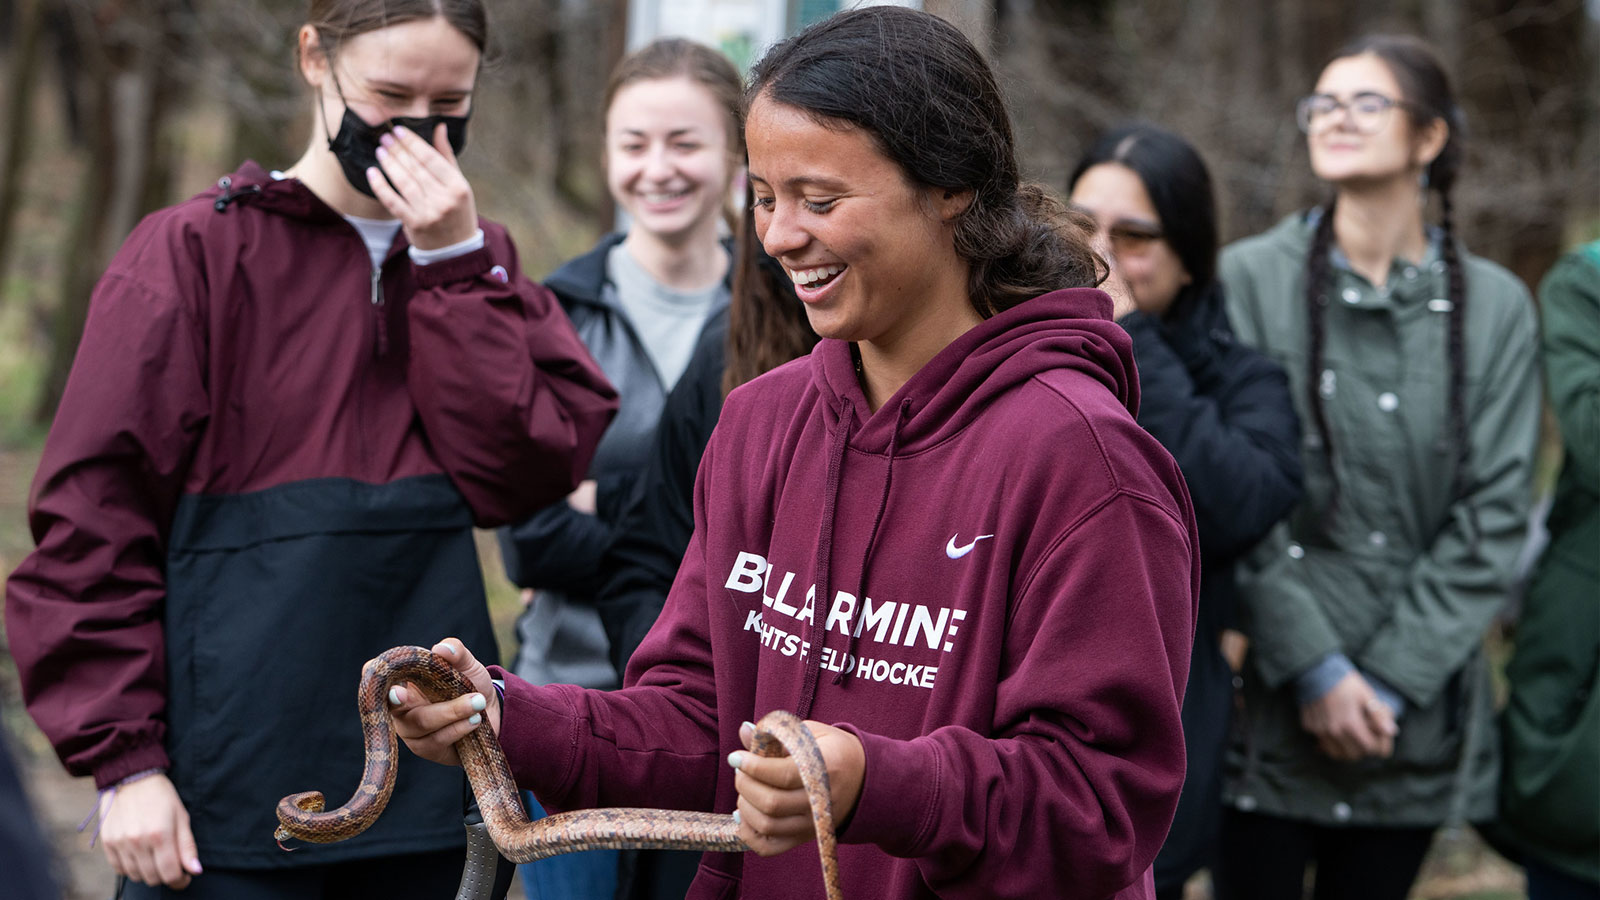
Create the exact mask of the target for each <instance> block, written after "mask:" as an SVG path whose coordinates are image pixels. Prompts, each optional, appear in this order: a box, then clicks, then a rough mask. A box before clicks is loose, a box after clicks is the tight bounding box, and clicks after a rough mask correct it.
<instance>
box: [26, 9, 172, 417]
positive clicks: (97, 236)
mask: <svg viewBox="0 0 1600 900" xmlns="http://www.w3.org/2000/svg"><path fill="white" fill-rule="evenodd" d="M70 2H71V5H72V7H73V22H74V25H75V27H76V28H77V29H78V36H79V38H80V41H79V42H80V45H81V46H83V47H84V48H85V53H84V63H85V65H84V78H85V80H86V81H87V85H86V91H85V93H86V96H87V98H88V108H87V110H86V115H85V117H84V118H85V134H86V137H87V141H88V149H89V159H88V166H87V169H86V172H85V175H84V180H83V183H82V186H81V189H80V191H79V196H78V202H77V204H76V206H75V208H74V210H73V218H72V225H71V227H70V229H69V230H68V233H67V238H66V241H65V244H64V246H63V248H62V253H61V257H60V258H61V261H62V275H61V289H60V295H59V301H58V302H59V305H58V306H57V308H56V310H55V314H54V316H53V318H52V320H51V326H50V337H51V346H50V355H49V359H48V361H47V364H46V369H45V378H44V384H43V387H42V389H41V393H40V396H39V400H38V404H37V406H36V407H35V409H34V419H35V421H37V422H39V423H41V424H43V423H47V422H49V421H50V420H51V419H52V418H53V417H54V415H55V409H56V405H57V404H58V403H60V401H61V393H62V391H63V390H64V389H65V387H66V383H67V375H68V374H69V373H70V372H71V369H72V361H73V358H74V356H75V355H76V354H77V350H78V342H79V340H80V338H81V337H82V335H83V326H84V322H85V321H86V320H87V318H88V312H89V297H90V295H91V294H92V293H93V291H94V285H95V282H96V281H98V280H99V277H100V273H101V271H102V270H103V269H104V268H105V265H106V262H107V261H108V260H109V259H110V258H111V255H112V254H113V253H114V252H115V250H116V248H117V247H118V246H119V245H120V244H121V242H122V240H123V238H125V237H126V236H127V234H128V232H129V231H131V230H132V229H133V226H134V224H135V223H137V221H138V220H139V219H140V218H141V217H143V216H144V215H145V214H146V213H148V212H150V211H151V210H152V209H154V208H156V207H158V206H160V205H161V204H162V203H165V202H166V200H167V195H168V193H169V191H170V184H171V174H170V172H171V169H170V166H171V162H172V156H173V154H172V153H171V152H170V148H169V147H168V146H167V145H166V144H165V138H164V128H163V126H164V124H165V122H166V120H167V118H168V114H169V112H170V110H171V107H172V101H173V99H174V92H175V91H176V89H177V81H176V78H175V73H174V69H175V68H176V66H175V65H174V62H173V61H174V60H175V59H178V58H180V57H181V54H182V52H183V49H184V47H183V45H184V35H186V34H187V33H188V31H189V29H188V27H187V26H188V24H189V23H188V21H187V19H186V17H185V15H184V13H185V9H184V5H183V3H182V2H181V0H143V2H137V0H130V2H126V3H123V2H117V0H110V2H106V3H100V4H95V5H93V6H91V5H90V4H89V3H88V2H87V0H70Z"/></svg>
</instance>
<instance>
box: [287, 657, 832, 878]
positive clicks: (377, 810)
mask: <svg viewBox="0 0 1600 900" xmlns="http://www.w3.org/2000/svg"><path fill="white" fill-rule="evenodd" d="M406 682H411V683H412V684H414V685H416V686H417V688H419V689H420V690H421V691H422V693H423V694H424V695H425V696H426V697H427V698H428V699H429V700H430V701H432V702H436V703H437V702H440V701H444V700H449V699H453V698H455V697H459V696H461V695H462V694H467V693H472V692H473V690H474V689H473V687H472V685H471V684H470V683H469V682H468V681H467V680H466V678H465V677H464V676H462V675H461V673H460V672H457V671H456V670H455V668H453V667H452V666H451V665H450V664H449V662H447V661H445V660H444V659H442V658H440V657H439V656H437V655H435V654H434V653H433V651H431V650H427V649H425V648H422V647H396V648H394V649H392V650H388V651H385V652H384V653H382V654H380V655H379V656H377V657H376V658H374V659H372V660H369V661H368V662H367V664H366V666H365V667H364V668H363V669H362V673H361V686H360V688H359V689H358V691H357V702H358V704H359V706H360V710H361V731H362V735H363V737H364V739H365V741H366V766H365V768H364V770H363V772H362V777H361V784H360V786H359V787H358V788H357V789H356V792H355V795H354V796H352V797H351V798H350V801H349V802H348V803H346V804H344V805H343V806H341V807H339V808H337V809H332V810H327V811H324V805H325V799H324V797H323V795H322V794H321V793H320V792H317V791H308V792H305V793H300V794H290V795H289V796H287V797H284V798H283V799H282V800H280V801H278V810H277V812H278V822H279V828H278V830H277V832H276V834H275V836H276V837H277V839H278V840H279V841H284V840H287V839H289V838H298V839H300V840H302V841H307V842H310V843H318V844H326V843H332V842H335V841H342V840H345V839H347V838H352V837H355V836H356V835H358V834H360V833H361V832H363V831H365V830H367V828H369V827H371V825H372V823H373V822H375V821H377V819H378V816H379V815H381V814H382V813H383V809H384V807H385V806H386V805H387V804H388V802H389V795H390V793H391V792H392V791H393V790H394V779H395V759H396V756H397V754H398V750H399V747H398V743H397V740H396V737H395V733H394V729H393V728H392V727H391V726H390V723H389V714H388V711H387V709H386V708H385V706H384V697H385V696H386V695H387V694H388V693H389V688H390V687H391V686H394V685H404V684H405V683H406ZM455 747H456V752H457V753H458V754H460V756H461V765H462V767H463V768H464V769H465V770H466V773H467V779H468V781H470V782H471V784H472V790H473V793H474V794H476V795H477V798H478V806H479V808H480V809H481V810H482V812H483V818H484V822H485V824H487V825H488V829H489V835H490V837H492V838H493V839H494V843H495V846H496V847H498V848H499V850H500V852H501V854H503V855H504V856H505V857H506V858H507V859H509V860H511V861H512V862H516V863H523V862H529V861H531V860H535V859H544V858H546V857H550V856H556V855H559V854H562V853H573V852H576V851H579V850H593V849H601V848H605V849H614V850H620V849H631V848H637V849H647V850H701V851H718V852H738V851H743V850H748V849H749V847H747V846H746V845H745V844H744V842H743V841H742V840H740V838H739V826H738V823H736V822H735V821H734V819H733V817H732V816H730V815H717V814H714V813H704V812H684V811H679V810H658V809H621V808H614V809H588V810H579V811H576V812H567V813H560V814H557V815H553V816H549V817H546V818H543V819H540V820H538V821H536V822H530V821H529V820H528V815H527V812H526V811H525V810H524V809H523V806H522V800H521V798H520V797H519V796H518V793H517V786H516V782H515V780H514V779H513V778H512V776H511V766H510V765H509V764H508V763H507V762H506V756H505V753H504V751H502V750H501V749H500V742H499V740H498V739H497V738H496V737H495V734H494V730H493V729H491V728H490V727H489V723H488V722H484V723H483V724H481V725H479V726H478V727H477V728H475V729H473V730H472V731H471V732H469V733H468V734H467V735H466V736H465V737H463V738H461V739H460V740H459V741H457V742H456V744H455ZM753 751H754V752H755V753H756V754H757V755H760V756H768V757H777V756H784V755H786V754H787V755H789V756H791V757H793V758H794V760H795V763H796V765H797V766H798V767H799V769H800V778H801V781H802V783H803V784H804V786H805V790H806V795H807V799H808V800H809V801H810V803H811V813H812V818H813V821H814V823H815V826H816V832H817V849H818V852H819V855H820V856H821V857H822V878H823V884H824V887H825V889H826V892H827V897H828V900H840V898H841V896H842V895H841V894H840V892H839V863H838V858H837V852H836V848H835V840H834V831H833V811H832V803H831V800H830V796H829V793H828V772H827V768H826V766H825V765H824V763H823V760H822V753H821V752H820V751H819V750H818V749H817V744H816V741H815V740H814V739H813V738H812V736H811V732H810V731H808V730H807V729H806V727H805V725H804V724H803V723H802V722H801V721H800V719H799V718H798V717H796V716H795V715H794V714H793V713H790V712H786V711H784V710H774V711H773V712H770V713H768V714H767V715H766V716H764V717H763V718H762V719H761V721H760V722H758V723H757V724H756V739H755V745H754V747H753Z"/></svg>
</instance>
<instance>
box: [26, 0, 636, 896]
mask: <svg viewBox="0 0 1600 900" xmlns="http://www.w3.org/2000/svg"><path fill="white" fill-rule="evenodd" d="M487 30H488V26H487V23H486V22H485V19H484V10H483V7H482V5H481V4H480V3H479V2H478V0H444V2H439V0H315V2H313V3H312V4H311V13H310V17H309V20H308V22H307V24H306V25H305V26H304V27H302V28H301V29H300V33H299V54H300V55H299V61H300V72H301V74H302V75H303V76H304V78H305V80H306V82H307V84H309V85H310V87H311V91H312V96H313V106H314V109H313V112H312V129H313V130H312V138H311V145H310V147H309V148H308V149H307V150H306V153H305V155H304V156H303V157H301V158H300V160H299V161H298V162H296V163H295V164H294V165H293V166H291V167H290V168H289V169H288V170H287V171H284V172H269V171H267V170H266V169H263V168H262V167H261V166H259V165H257V164H256V163H254V162H246V163H244V164H243V165H242V166H241V167H240V168H239V169H238V171H236V172H234V173H233V174H231V175H229V176H226V177H224V178H223V179H222V180H221V181H219V182H218V185H217V187H216V188H214V189H212V190H208V191H206V192H204V193H202V194H201V195H199V196H197V197H195V198H193V199H192V200H189V201H187V202H185V203H181V204H179V205H177V206H174V207H171V208H169V209H165V210H161V211H159V212H157V213H154V214H153V215H151V216H150V217H148V218H147V219H145V220H144V221H143V222H142V223H140V225H139V227H138V228H137V229H135V230H134V232H133V234H132V235H131V236H129V238H128V240H127V242H126V243H125V244H124V245H123V247H122V249H121V251H119V252H118V254H117V256H116V258H115V259H114V260H113V261H112V263H111V265H110V267H109V268H108V270H107V271H106V274H105V276H104V277H103V278H102V279H101V280H100V283H99V285H98V287H97V288H96V289H95V293H94V297H93V300H92V302H91V306H90V312H89V320H88V325H87V327H86V329H85V331H84V335H83V345H82V348H81V350H80V351H79V354H78V358H77V361H76V363H75V364H74V367H73V370H72V376H71V379H70V380H69V381H68V383H67V388H66V393H65V395H64V396H63V398H62V401H61V406H60V409H59V410H58V412H57V414H56V419H55V423H54V425H53V426H52V427H51V430H50V437H49V440H48V441H47V443H46V445H45V450H44V456H43V459H42V460H41V462H40V464H39V472H38V475H37V476H36V478H35V481H34V486H33V493H32V495H31V496H32V504H31V506H30V508H29V519H30V524H31V525H32V528H33V534H34V538H35V540H36V541H37V542H38V549H37V551H36V552H34V553H33V554H32V555H31V556H29V557H28V558H27V559H26V560H25V561H24V562H23V563H22V565H21V566H20V567H18V569H17V571H16V572H15V573H14V574H13V575H12V576H11V579H10V581H9V582H8V584H7V588H6V610H5V611H6V635H7V638H8V640H9V642H10V647H11V651H12V653H13V654H14V655H15V657H16V660H17V666H18V668H19V670H20V671H21V675H22V686H23V692H24V695H25V697H26V699H27V702H28V710H29V712H30V713H31V714H32V715H33V717H34V718H35V719H36V720H37V721H38V723H39V726H40V728H41V729H42V730H43V731H44V733H45V734H46V735H47V736H48V737H49V738H50V740H51V741H52V742H53V743H54V744H55V748H56V752H57V753H58V754H59V755H60V757H61V759H62V761H63V762H64V763H65V764H66V766H67V769H68V771H70V772H72V773H73V774H75V775H90V776H93V777H94V779H95V783H96V784H97V785H98V786H99V787H100V788H101V790H102V794H101V802H100V812H101V814H102V816H103V820H102V826H101V829H100V834H99V837H100V841H101V843H102V845H103V847H104V849H105V852H106V856H107V858H108V860H109V861H110V863H111V865H112V868H113V869H114V870H115V871H117V872H118V873H120V874H122V875H125V876H127V877H128V878H131V879H132V880H133V881H135V882H140V884H133V885H129V886H128V887H127V890H126V892H124V893H123V894H122V896H123V897H125V898H150V897H169V896H170V897H184V898H199V900H206V898H226V900H257V898H284V900H290V898H294V900H300V898H306V897H321V896H327V897H342V898H366V897H371V898H384V900H391V898H395V897H411V896H449V894H450V892H451V891H453V890H454V889H455V886H456V884H457V882H458V881H459V880H460V877H461V869H462V860H463V855H464V848H465V839H464V832H463V829H462V825H461V810H462V796H463V784H462V779H461V778H460V776H459V774H458V773H443V772H440V771H438V770H434V771H429V770H428V768H431V767H421V766H411V767H408V768H409V771H407V772H402V773H400V775H399V779H400V780H399V785H398V788H397V790H396V791H395V795H394V801H393V804H391V809H390V811H389V815H388V816H387V817H385V819H384V821H383V822H381V823H379V824H378V825H377V826H376V827H375V828H373V829H372V830H371V831H370V832H368V833H367V834H365V835H363V836H362V837H360V838H358V839H356V840H352V841H350V842H348V843H346V844H342V845H339V846H336V847H335V846H329V847H319V848H317V850H316V851H314V852H312V851H306V852H301V853H296V854H293V855H290V854H286V853H284V852H283V851H282V850H280V849H279V848H278V847H277V846H276V845H275V844H274V843H273V842H272V841H271V840H270V839H269V838H268V835H269V834H270V833H271V831H272V828H273V827H274V826H273V822H274V821H275V819H274V816H273V809H274V808H275V807H276V805H277V802H278V799H279V798H281V797H282V796H283V795H284V794H286V793H289V792H292V791H295V790H300V789H302V788H303V786H305V785H308V784H311V785H329V786H331V785H334V784H337V783H338V782H339V781H340V780H342V779H345V778H348V777H350V774H351V773H354V772H357V771H359V770H360V767H361V758H362V748H361V738H360V726H359V723H358V722H357V720H356V718H355V717H354V716H352V715H350V711H349V708H348V705H347V702H346V701H347V697H346V696H345V694H344V692H343V691H342V690H341V691H337V692H336V696H337V697H338V700H337V702H334V701H331V700H330V701H329V702H323V700H322V696H323V692H324V691H325V690H326V688H327V686H328V685H329V684H339V683H341V682H342V680H343V679H346V678H351V677H354V675H355V673H357V672H359V671H361V666H362V663H363V662H365V661H366V660H367V659H369V658H371V657H372V656H374V655H376V654H377V653H379V652H381V651H383V650H384V649H386V648H389V647H392V646H395V645H397V644H415V643H419V642H426V641H429V640H432V638H433V636H435V635H437V634H438V633H439V631H440V629H451V630H454V629H461V630H463V631H465V632H467V633H470V634H472V635H474V636H475V640H477V641H478V642H479V643H480V644H481V646H484V647H492V646H493V640H494V639H493V632H492V630H491V628H490V624H489V615H488V609H487V605H486V603H485V602H484V590H483V582H482V576H481V574H480V570H479V568H478V558H477V552H476V548H475V545H474V542H473V537H472V529H473V526H474V525H475V524H476V525H479V526H494V525H499V524H503V523H505V522H509V521H514V520H516V519H518V518H521V517H522V516H525V515H527V514H529V513H530V512H532V511H533V510H535V509H538V508H539V507H541V506H543V505H545V504H547V503H550V502H552V501H554V500H557V499H559V498H561V497H562V496H565V495H566V494H567V493H568V492H570V491H571V490H572V488H573V486H574V485H575V484H576V483H577V481H578V479H579V478H580V477H581V476H582V473H583V472H584V470H585V469H586V468H587V466H588V464H589V458H590V456H591V455H592V454H593V452H594V447H595V444H596V443H597V442H598V441H599V438H600V433H601V431H602V430H603V429H604V427H605V425H606V422H607V421H608V420H609V419H610V417H611V415H612V413H613V412H614V411H615V409H616V400H615V395H614V394H613V393H612V391H611V389H610V387H609V386H608V385H607V384H606V382H605V379H604V378H603V377H602V376H601V374H600V372H599V370H598V369H597V368H596V367H595V365H594V363H593V362H592V361H591V360H590V359H589V357H588V355H587V354H586V353H585V352H584V349H583V345H582V344H581V343H580V342H579V341H578V338H577V336H576V335H574V334H573V331H572V327H571V326H570V325H569V324H568V322H567V319H566V317H565V316H563V315H562V314H561V310H560V308H559V307H558V306H557V305H556V302H555V300H554V298H552V297H551V296H550V294H549V293H548V292H547V291H545V290H544V289H542V288H540V287H538V286H537V285H535V284H533V283H531V282H529V281H528V280H527V279H526V278H524V277H523V276H522V274H521V272H520V271H519V269H518V265H517V254H516V250H515V248H513V246H512V244H511V241H510V239H509V238H508V237H507V236H506V233H505V230H504V229H503V228H501V227H500V226H498V225H495V224H493V223H491V222H487V221H484V220H482V219H479V218H478V215H477V211H476V206H475V203H474V199H473V191H472V187H471V186H470V185H469V184H468V183H467V181H466V179H465V178H464V177H463V176H462V174H461V171H460V169H458V168H457V166H456V162H455V154H456V153H457V152H459V151H460V150H461V148H462V146H463V143H464V141H465V139H466V125H467V118H468V116H469V115H470V114H471V112H472V107H473V93H474V91H475V89H476V87H477V76H478V68H479V62H480V60H481V58H482V52H483V46H484V35H485V34H486V33H487ZM391 126H395V127H393V129H392V130H391ZM402 126H403V127H402ZM263 683H268V684H270V685H271V689H270V690H261V689H259V688H260V686H261V685H262V684H263ZM180 891H181V893H179V892H180Z"/></svg>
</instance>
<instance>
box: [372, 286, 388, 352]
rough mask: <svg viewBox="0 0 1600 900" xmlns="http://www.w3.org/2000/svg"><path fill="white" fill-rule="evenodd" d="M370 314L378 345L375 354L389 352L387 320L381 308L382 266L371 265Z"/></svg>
mask: <svg viewBox="0 0 1600 900" xmlns="http://www.w3.org/2000/svg"><path fill="white" fill-rule="evenodd" d="M372 314H373V317H374V319H376V322H377V328H378V346H377V355H378V356H383V355H384V354H385V353H388V352H389V322H388V318H387V317H386V316H385V315H384V309H383V267H382V266H373V267H372Z"/></svg>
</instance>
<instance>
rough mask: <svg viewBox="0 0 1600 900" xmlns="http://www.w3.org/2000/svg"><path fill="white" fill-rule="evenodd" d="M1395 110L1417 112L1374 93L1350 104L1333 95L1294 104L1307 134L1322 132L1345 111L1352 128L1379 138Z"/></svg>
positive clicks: (1411, 106) (1409, 105) (1309, 97)
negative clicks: (1401, 107)
mask: <svg viewBox="0 0 1600 900" xmlns="http://www.w3.org/2000/svg"><path fill="white" fill-rule="evenodd" d="M1396 106H1403V107H1405V108H1406V109H1410V110H1416V109H1417V108H1418V107H1417V106H1416V104H1414V103H1409V102H1407V101H1405V100H1399V99H1396V98H1394V97H1385V96H1384V95H1382V94H1378V93H1373V92H1372V91H1362V92H1361V93H1359V94H1356V95H1355V96H1354V97H1351V98H1350V99H1349V100H1340V99H1339V98H1338V97H1335V96H1333V95H1332V94H1308V95H1306V96H1305V97H1302V98H1300V102H1299V103H1297V104H1295V109H1294V118H1295V121H1296V122H1297V123H1299V125H1300V130H1301V131H1303V132H1305V133H1306V134H1311V133H1312V132H1313V131H1323V130H1326V129H1327V128H1329V127H1330V126H1331V125H1332V122H1333V116H1334V115H1335V114H1336V113H1338V112H1340V111H1344V112H1347V113H1349V115H1350V127H1351V128H1352V129H1354V130H1355V132H1356V133H1357V134H1377V133H1378V132H1379V131H1382V130H1383V126H1384V125H1385V124H1387V123H1388V121H1389V113H1390V111H1391V110H1393V109H1394V108H1395V107H1396Z"/></svg>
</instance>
